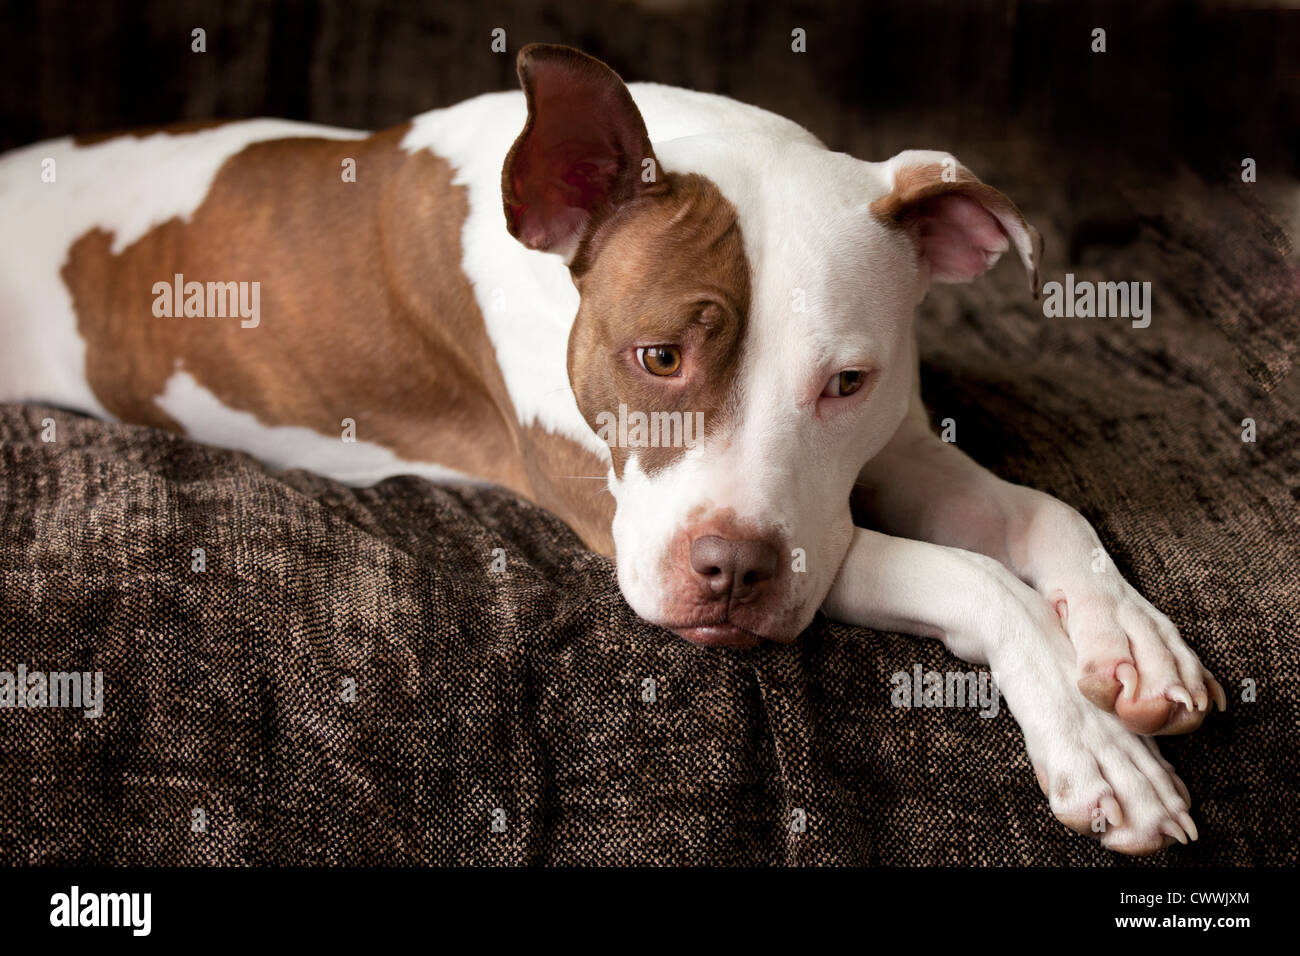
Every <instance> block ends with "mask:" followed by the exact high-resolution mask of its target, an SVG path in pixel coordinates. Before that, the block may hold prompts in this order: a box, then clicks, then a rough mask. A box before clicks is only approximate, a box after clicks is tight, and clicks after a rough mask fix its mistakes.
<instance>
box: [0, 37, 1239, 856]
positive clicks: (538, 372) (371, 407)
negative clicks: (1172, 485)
mask: <svg viewBox="0 0 1300 956" xmlns="http://www.w3.org/2000/svg"><path fill="white" fill-rule="evenodd" d="M520 76H521V80H522V81H523V85H524V90H525V92H524V93H522V94H521V93H505V94H492V95H488V96H483V97H478V98H476V99H474V100H470V101H467V102H465V103H462V104H459V105H457V106H454V107H451V108H448V109H444V110H437V111H435V112H433V113H429V114H425V115H423V116H421V117H418V118H417V119H416V120H414V121H413V122H412V123H410V124H408V125H406V126H404V127H401V128H398V129H395V130H389V131H385V132H382V133H376V134H373V135H367V134H363V133H354V132H350V131H344V130H334V129H326V128H321V127H313V126H305V125H302V124H291V123H276V122H272V121H264V120H258V121H250V122H243V123H231V124H223V125H216V126H211V127H205V128H198V129H191V130H178V131H164V132H156V133H152V134H148V135H143V136H122V137H116V138H111V139H108V140H105V141H102V142H98V143H93V144H76V143H73V142H70V141H61V142H56V143H43V144H38V145H36V146H34V147H29V148H27V149H23V150H19V151H16V152H13V153H10V154H9V155H8V156H6V157H4V158H3V159H0V221H3V223H4V229H3V232H2V233H0V250H2V251H3V255H0V334H2V335H3V338H4V341H5V342H6V346H7V347H6V350H5V353H4V355H3V358H0V400H22V401H42V402H47V403H53V404H57V405H63V406H67V407H71V408H76V409H80V410H83V411H86V412H90V413H94V414H97V415H101V416H105V417H116V418H120V419H124V420H129V421H136V422H142V423H147V424H153V425H157V426H160V427H165V428H171V429H175V430H179V431H183V432H185V433H186V434H188V435H190V436H192V437H194V438H195V439H197V440H199V441H204V442H208V443H211V444H215V445H221V446H226V447H234V448H240V449H244V450H246V451H249V452H252V453H253V454H256V455H258V456H259V457H261V458H263V459H264V460H266V461H267V462H269V463H271V464H274V465H278V466H286V467H302V468H308V469H313V470H316V471H319V472H322V473H324V474H327V475H331V476H333V477H336V478H339V479H341V480H344V481H349V482H353V483H368V482H372V481H376V480H378V479H380V478H383V477H385V476H388V475H392V474H399V473H415V474H421V475H425V476H428V477H431V478H433V479H435V480H478V481H488V482H495V483H499V484H501V485H504V486H506V487H508V488H511V489H513V490H515V491H517V492H519V493H520V494H522V495H525V496H527V497H529V498H531V499H533V500H535V501H537V502H538V503H539V504H541V505H543V506H545V507H547V508H549V509H551V510H553V511H554V512H556V513H557V514H558V515H560V516H561V517H562V518H564V519H565V520H566V521H568V522H569V524H570V525H571V526H572V527H574V529H575V530H576V531H577V532H578V533H579V534H580V535H581V536H582V537H583V539H584V540H585V541H586V542H587V544H588V545H589V546H591V547H593V548H595V549H596V550H600V551H603V552H605V553H607V554H612V555H616V559H617V565H618V574H619V584H620V587H621V588H622V590H623V593H624V595H625V596H626V597H627V599H628V601H629V603H630V604H631V605H632V607H633V608H634V609H635V610H636V611H637V612H638V613H639V614H641V616H643V617H645V618H646V619H647V620H650V621H653V622H655V623H658V624H662V625H663V626H665V627H669V628H672V629H673V630H676V631H677V632H678V633H680V634H682V635H683V636H685V637H687V638H688V639H690V640H692V641H695V642H697V643H702V644H719V645H728V646H751V645H753V644H756V643H758V642H759V641H760V640H762V639H770V640H778V641H790V640H793V639H795V637H796V636H797V635H798V633H799V632H800V631H801V630H802V629H803V628H804V627H805V626H806V625H807V623H808V621H809V620H810V619H811V617H812V615H813V614H814V613H815V611H816V610H817V608H818V607H823V608H825V610H826V611H827V612H828V613H829V614H831V616H833V617H835V618H837V619H840V620H844V621H847V622H851V623H856V624H863V625H868V626H874V627H880V628H887V629H893V630H902V631H907V632H910V633H916V634H921V635H925V636H933V637H937V638H939V639H942V640H943V641H944V642H945V643H946V644H947V646H948V647H949V648H950V649H951V650H952V651H953V652H954V653H956V654H958V655H959V656H961V657H963V658H965V659H967V660H972V661H978V662H986V663H988V664H990V666H991V667H992V668H993V670H994V672H995V674H996V676H997V679H998V683H999V686H1000V688H1001V691H1002V693H1003V694H1004V695H1005V696H1006V698H1007V700H1008V703H1009V704H1010V706H1011V708H1012V710H1013V712H1014V713H1015V714H1016V716H1017V717H1018V719H1019V720H1020V722H1021V724H1022V726H1023V728H1024V732H1025V737H1026V743H1027V745H1028V748H1029V752H1030V755H1031V758H1032V759H1033V761H1034V765H1035V767H1036V769H1037V771H1038V774H1039V779H1040V782H1041V783H1042V784H1043V786H1044V789H1045V790H1047V792H1048V794H1049V797H1050V800H1051V803H1052V807H1053V809H1054V811H1055V812H1056V813H1057V815H1058V816H1059V817H1060V818H1061V819H1062V820H1063V821H1065V822H1066V823H1068V824H1069V825H1071V826H1074V827H1076V828H1078V829H1081V830H1082V831H1084V832H1092V833H1100V835H1102V839H1103V841H1104V842H1105V843H1106V845H1108V846H1111V847H1113V848H1116V849H1119V850H1122V851H1125V852H1137V853H1140V852H1151V851H1153V850H1156V849H1159V848H1160V847H1161V846H1164V845H1166V844H1167V843H1169V842H1170V841H1172V840H1174V839H1178V840H1184V841H1185V840H1186V838H1187V837H1189V836H1190V837H1192V838H1195V835H1196V833H1195V829H1194V826H1193V824H1192V822H1191V818H1190V816H1188V814H1187V812H1186V811H1187V796H1186V791H1185V789H1184V788H1183V787H1182V784H1181V782H1180V781H1178V779H1177V777H1176V776H1175V775H1174V774H1173V772H1172V770H1171V769H1170V768H1169V765H1168V764H1167V763H1165V762H1164V761H1163V760H1162V759H1161V758H1160V756H1159V754H1158V752H1157V751H1156V748H1155V745H1154V743H1152V742H1151V740H1150V739H1149V738H1147V737H1142V736H1139V733H1140V734H1150V733H1169V732H1183V731H1186V730H1190V729H1193V728H1194V727H1195V726H1197V725H1199V723H1200V721H1201V719H1202V718H1203V716H1204V714H1205V713H1206V711H1207V710H1208V707H1209V703H1210V700H1211V697H1212V696H1213V698H1214V699H1216V700H1218V702H1219V705H1220V706H1221V707H1222V706H1224V702H1223V699H1222V690H1221V689H1220V688H1219V687H1218V685H1217V684H1216V683H1215V682H1214V679H1213V678H1212V677H1211V676H1210V675H1209V674H1208V673H1206V672H1205V671H1204V670H1203V668H1202V667H1201V665H1200V663H1199V661H1197V659H1196V657H1195V655H1194V654H1193V653H1192V652H1191V651H1190V650H1189V649H1188V648H1187V647H1186V645H1185V644H1183V642H1182V641H1181V639H1180V638H1179V636H1178V632H1177V630H1176V628H1174V626H1173V625H1172V624H1171V623H1170V622H1169V621H1168V619H1167V618H1165V617H1164V616H1163V615H1161V614H1160V612H1158V611H1157V610H1156V609H1155V608H1153V607H1152V606H1151V605H1150V604H1148V603H1147V602H1146V601H1145V600H1144V599H1143V598H1141V597H1140V596H1139V595H1137V594H1136V592H1134V591H1133V589H1132V588H1131V587H1129V585H1128V584H1127V583H1126V582H1124V580H1123V579H1122V577H1120V575H1119V574H1118V573H1117V572H1116V571H1115V570H1114V568H1113V566H1111V565H1109V563H1108V562H1106V560H1105V552H1104V551H1103V550H1102V549H1101V545H1100V542H1099V541H1098V539H1097V537H1096V535H1095V533H1094V532H1093V531H1092V529H1091V528H1090V527H1089V526H1088V524H1087V522H1086V521H1084V519H1083V518H1082V517H1080V516H1079V515H1078V514H1077V513H1076V512H1074V511H1073V510H1072V509H1070V508H1068V507H1066V506H1065V505H1062V504H1061V503H1060V502H1057V501H1056V500H1055V499H1052V498H1050V497H1048V496H1046V495H1042V494H1040V493H1038V492H1033V491H1030V490H1028V489H1024V488H1019V487H1016V486H1012V485H1009V484H1006V483H1005V482H1001V481H1000V480H998V479H997V478H995V477H993V476H992V475H990V474H989V473H987V472H986V471H984V470H983V469H981V468H979V467H978V466H977V465H975V464H974V463H973V462H972V461H970V459H968V458H966V457H965V456H964V455H962V454H961V453H960V452H959V451H957V450H956V449H955V448H953V446H951V445H948V444H945V443H943V442H940V441H938V439H937V438H935V437H934V436H932V435H931V433H930V431H929V428H928V421H927V416H926V413H925V410H924V408H923V407H922V406H921V403H920V397H919V389H918V386H917V358H916V348H915V344H914V337H913V334H912V329H911V320H912V313H913V310H914V308H915V306H916V305H917V303H918V302H919V301H920V300H921V298H922V297H923V295H924V293H925V289H926V287H927V286H928V282H929V281H931V280H932V279H937V280H941V281H965V280H969V279H972V278H974V277H975V276H976V275H978V274H979V273H981V272H983V271H984V270H985V269H987V268H988V267H990V266H991V265H992V264H993V263H994V262H995V261H996V260H997V258H998V256H999V254H1000V253H1001V252H1002V251H1004V250H1005V249H1007V248H1014V249H1015V250H1016V252H1017V253H1018V254H1019V256H1020V258H1021V259H1022V261H1023V262H1024V264H1025V266H1026V268H1027V269H1028V270H1029V272H1030V274H1031V285H1032V286H1033V287H1034V288H1035V289H1036V288H1037V265H1038V254H1039V250H1038V240H1037V234H1036V233H1035V232H1034V231H1033V229H1032V228H1031V227H1029V226H1028V225H1027V224H1026V223H1025V221H1024V219H1023V218H1022V217H1021V215H1020V213H1019V211H1018V210H1016V208H1015V206H1014V205H1013V204H1012V203H1011V202H1010V201H1009V200H1007V199H1006V197H1005V196H1002V194H1001V193H998V192H997V191H996V190H993V189H992V188H990V187H988V186H985V185H984V184H982V183H980V182H979V181H978V180H976V179H975V178H974V176H972V175H971V174H970V173H969V171H968V170H966V169H965V168H964V167H961V166H960V165H959V164H957V163H956V161H955V160H953V159H952V158H951V157H949V156H947V155H946V154H942V153H928V152H906V153H902V154H900V155H899V156H896V157H894V158H893V159H892V160H890V161H889V162H887V163H864V162H860V161H858V160H855V159H852V158H850V157H847V156H844V155H841V154H836V153H831V152H829V151H827V150H826V149H825V148H824V147H823V146H822V145H821V144H820V143H819V142H818V141H817V140H816V139H815V138H814V137H813V136H812V135H811V134H809V133H808V132H807V131H805V130H803V129H802V128H800V127H798V126H797V125H795V124H794V123H791V122H790V121H788V120H785V119H782V118H780V117H776V116H774V115H772V114H769V113H766V112H764V111H762V110H758V109H755V108H753V107H749V106H744V105H742V104H739V103H735V102H733V101H730V100H726V99H723V98H720V97H716V96H711V95H708V94H701V93H692V92H688V91H684V90H677V89H672V88H668V87H660V86H655V85H647V84H638V85H633V86H632V87H630V88H628V87H624V86H623V84H622V83H621V81H619V80H618V78H617V77H616V76H615V75H614V74H613V73H612V72H610V71H609V70H608V69H607V68H605V67H604V66H603V65H602V64H599V63H598V62H597V61H594V60H591V59H590V58H587V57H584V56H582V55H581V54H578V53H576V52H575V51H571V50H567V49H565V48H559V47H530V48H526V49H525V50H524V51H523V52H522V53H521V54H520ZM629 89H630V92H629ZM48 160H53V161H54V162H53V165H51V164H49V163H48V162H47V161H48ZM503 164H504V170H503ZM51 171H52V172H53V177H52V178H53V181H49V180H50V179H51V176H50V175H49V173H50V172H51ZM350 174H354V175H350ZM503 200H504V218H503ZM190 283H199V284H200V285H199V286H198V287H194V286H191V285H189V284H190ZM208 283H214V284H222V285H218V286H217V288H216V291H215V296H214V293H213V290H212V288H211V287H209V286H208V285H207V284H208ZM225 283H233V284H235V287H233V288H232V287H228V286H225V285H224V284H225ZM239 283H244V284H245V285H238V284H239ZM252 283H258V285H257V286H255V287H254V286H252ZM240 295H242V298H239V296H240ZM214 300H215V305H216V308H215V309H213V308H212V306H213V305H214ZM236 302H237V303H238V304H241V305H242V306H243V307H244V308H243V309H242V310H240V309H237V308H235V307H234V306H233V305H232V303H236ZM250 307H251V308H250ZM214 311H215V312H220V313H222V314H220V315H214V314H209V313H212V312H214ZM194 313H202V315H196V314H194ZM637 416H644V417H643V418H640V419H639V418H638V417H637ZM674 416H676V417H674ZM615 421H617V423H618V424H617V425H615V424H612V423H613V422H615ZM629 421H630V423H631V427H630V428H629V427H628V422H629ZM695 421H699V422H701V423H702V424H703V429H702V433H700V432H698V431H697V432H696V434H695V435H694V436H693V440H692V441H691V442H689V443H688V442H685V441H678V440H676V439H677V438H678V437H680V431H679V429H681V427H682V426H683V425H685V426H686V427H689V425H690V423H691V422H695ZM646 422H650V423H652V424H653V425H654V426H655V427H654V429H653V430H652V431H651V432H647V431H645V430H639V429H640V426H641V425H643V424H644V423H646ZM660 426H662V428H663V429H664V431H665V433H670V434H671V435H672V436H673V440H669V441H664V440H662V439H663V438H664V436H663V435H659V438H660V440H659V441H655V440H654V435H655V434H657V433H658V431H659V428H660ZM345 437H346V438H348V439H351V438H353V437H355V440H354V441H353V440H344V438H345ZM642 438H643V439H645V441H644V442H641V441H639V440H638V439H642ZM851 497H852V498H853V499H854V502H855V504H856V505H857V506H858V507H859V509H860V512H861V513H862V514H864V515H865V516H866V519H867V520H866V523H867V524H869V525H870V527H871V529H872V530H868V529H866V528H859V527H855V526H854V524H853V521H852V513H851V511H850V498H851ZM894 535H901V536H905V537H895V536H894ZM1067 632H1068V633H1067ZM1076 684H1077V687H1076ZM1080 690H1082V691H1083V694H1081V693H1080ZM1085 695H1086V698H1085ZM1135 731H1136V732H1137V733H1135ZM1103 818H1104V819H1103Z"/></svg>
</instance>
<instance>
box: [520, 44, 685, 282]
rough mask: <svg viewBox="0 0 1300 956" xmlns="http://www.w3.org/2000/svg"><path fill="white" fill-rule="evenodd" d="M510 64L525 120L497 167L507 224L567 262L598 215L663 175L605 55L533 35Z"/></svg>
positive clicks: (638, 117)
mask: <svg viewBox="0 0 1300 956" xmlns="http://www.w3.org/2000/svg"><path fill="white" fill-rule="evenodd" d="M518 68H519V83H520V85H521V86H522V87H523V90H524V96H525V97H526V99H527V102H528V120H527V122H526V123H525V124H524V128H523V132H521V133H520V134H519V138H518V139H516V140H515V143H514V146H512V147H511V148H510V152H509V154H508V155H507V156H506V161H505V166H504V167H503V168H502V170H501V197H502V202H503V204H504V206H505V214H506V227H507V228H508V229H509V230H510V234H511V235H512V236H514V237H515V238H516V239H518V240H519V241H520V242H521V243H523V244H524V245H525V246H527V247H528V248H530V249H544V250H549V251H551V252H556V253H559V254H560V255H562V256H563V257H564V258H565V261H566V262H570V263H572V260H573V258H574V255H575V253H576V252H577V249H578V246H579V245H580V243H581V242H582V240H583V239H585V238H586V237H587V236H589V235H590V234H591V232H592V230H593V229H594V227H595V226H596V225H598V224H599V223H600V221H601V220H603V219H604V218H605V217H606V216H607V215H609V213H610V212H611V211H613V210H614V209H616V208H618V207H619V206H620V205H621V204H623V203H625V202H627V201H628V200H630V199H632V198H634V197H635V196H637V195H638V194H640V193H642V192H646V191H650V190H652V189H654V188H655V187H656V186H657V184H658V183H659V181H660V179H661V178H662V177H661V176H660V174H659V169H658V164H657V163H656V162H655V157H654V151H653V150H652V149H651V148H650V138H649V136H647V135H646V129H645V121H644V120H643V119H642V118H641V113H640V111H639V110H637V108H636V104H635V103H633V102H632V96H631V94H630V93H628V90H627V87H626V86H625V85H624V84H623V81H622V80H621V79H619V76H618V74H617V73H615V72H614V71H613V70H611V69H610V68H609V67H607V66H606V65H605V64H604V63H601V62H600V61H599V60H597V59H594V58H593V57H590V56H587V55H586V54H585V53H580V52H579V51H577V50H574V49H572V48H570V47H566V46H555V45H552V44H544V43H533V44H529V45H528V46H526V47H524V48H523V49H522V50H520V51H519V61H518ZM647 160H649V161H650V162H649V163H647V162H646V161H647Z"/></svg>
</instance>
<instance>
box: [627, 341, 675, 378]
mask: <svg viewBox="0 0 1300 956" xmlns="http://www.w3.org/2000/svg"><path fill="white" fill-rule="evenodd" d="M636 359H637V361H638V362H640V363H641V367H642V368H643V369H645V370H646V371H647V372H649V373H650V374H651V375H659V376H668V375H676V374H677V370H678V369H680V368H681V367H682V350H681V349H679V348H678V347H677V346H675V345H651V346H649V347H648V348H641V349H637V350H636Z"/></svg>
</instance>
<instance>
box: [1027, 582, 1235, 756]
mask: <svg viewBox="0 0 1300 956" xmlns="http://www.w3.org/2000/svg"><path fill="white" fill-rule="evenodd" d="M1111 573H1114V572H1111ZM1049 600H1051V602H1052V604H1053V606H1054V607H1055V608H1056V610H1057V613H1058V614H1059V615H1060V618H1061V624H1062V626H1064V628H1065V631H1066V633H1067V634H1069V636H1070V641H1071V642H1072V643H1073V645H1074V650H1075V662H1076V676H1077V679H1078V687H1079V690H1080V691H1081V692H1082V693H1083V696H1084V697H1086V698H1088V700H1090V701H1092V703H1094V704H1095V705H1097V706H1098V707H1100V708H1101V709H1102V710H1104V711H1106V712H1108V713H1112V714H1115V715H1116V716H1117V717H1118V718H1119V719H1120V720H1121V721H1123V723H1124V726H1125V727H1127V728H1128V729H1129V730H1131V731H1133V732H1134V733H1139V734H1156V735H1159V734H1185V733H1188V732H1189V731H1192V730H1195V729H1196V728H1197V727H1199V726H1200V725H1201V721H1203V720H1204V719H1205V715H1206V714H1207V713H1209V710H1210V704H1211V703H1214V704H1217V705H1218V707H1219V709H1220V710H1226V709H1227V707H1228V699H1227V695H1226V694H1225V693H1224V691H1223V687H1222V686H1221V685H1220V684H1219V682H1218V681H1217V680H1215V679H1214V676H1213V675H1212V674H1211V673H1210V672H1209V671H1208V670H1206V669H1205V667H1204V666H1203V665H1202V664H1201V662H1200V659H1199V658H1197V656H1196V654H1195V653H1194V652H1193V651H1192V649H1191V648H1189V647H1188V646H1187V644H1186V643H1185V642H1184V641H1183V639H1182V637H1181V636H1180V635H1179V633H1178V628H1177V627H1175V626H1174V624H1173V622H1172V621H1170V620H1169V618H1167V617H1165V615H1163V614H1161V613H1160V612H1159V611H1158V610H1156V608H1155V607H1153V606H1152V605H1151V603H1150V602H1149V601H1147V600H1146V599H1145V598H1143V597H1142V596H1141V595H1140V594H1138V593H1137V592H1136V591H1135V590H1133V588H1132V587H1131V586H1129V585H1128V583H1127V582H1124V581H1120V582H1119V585H1118V586H1114V585H1112V586H1111V587H1109V588H1105V587H1096V586H1094V587H1089V588H1082V589H1079V590H1078V591H1076V593H1075V594H1074V595H1070V594H1067V593H1065V592H1063V591H1060V592H1057V593H1056V594H1053V595H1049Z"/></svg>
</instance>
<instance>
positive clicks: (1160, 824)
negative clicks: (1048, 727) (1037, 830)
mask: <svg viewBox="0 0 1300 956" xmlns="http://www.w3.org/2000/svg"><path fill="white" fill-rule="evenodd" d="M1074 710H1075V712H1074V713H1071V714H1070V715H1069V718H1070V719H1069V720H1067V721H1066V722H1065V725H1066V726H1067V727H1068V728H1069V729H1068V730H1067V731H1066V732H1064V733H1060V734H1058V735H1056V736H1054V737H1053V738H1051V739H1049V740H1048V741H1046V746H1045V747H1043V748H1041V749H1042V750H1043V752H1042V753H1040V754H1038V755H1034V754H1031V755H1030V759H1031V760H1032V762H1033V765H1034V772H1035V774H1037V776H1038V785H1039V786H1040V787H1042V789H1043V793H1044V794H1046V795H1047V799H1048V802H1049V803H1050V804H1051V808H1052V813H1053V814H1055V815H1056V818H1057V819H1058V820H1060V821H1061V822H1062V823H1064V824H1065V825H1066V826H1068V827H1069V828H1070V829H1072V830H1076V831H1078V832H1079V833H1082V834H1084V835H1085V836H1091V837H1094V838H1099V839H1100V840H1101V843H1102V846H1104V847H1106V848H1107V849H1110V850H1114V851H1115V852H1117V853H1125V854H1129V855H1131V856H1146V855H1148V854H1151V853H1157V852H1159V851H1160V850H1163V849H1164V848H1165V847H1167V846H1169V845H1170V844H1172V843H1175V842H1177V843H1184V844H1185V843H1188V842H1189V841H1192V840H1195V839H1196V838H1197V832H1196V824H1195V823H1193V822H1192V817H1191V814H1190V813H1189V812H1188V811H1189V810H1190V809H1191V797H1190V795H1189V794H1188V792H1187V787H1186V785H1185V784H1184V783H1183V781H1182V780H1180V779H1179V777H1178V775H1177V774H1176V773H1174V769H1173V767H1171V766H1170V765H1169V763H1168V762H1167V761H1166V760H1165V759H1164V758H1163V757H1161V756H1160V751H1159V750H1158V749H1157V748H1156V744H1155V741H1153V740H1151V739H1150V738H1147V737H1140V736H1138V735H1137V734H1134V733H1131V732H1129V731H1128V730H1126V729H1125V728H1124V727H1123V726H1121V725H1120V722H1119V720H1118V719H1116V718H1115V717H1113V716H1111V715H1110V714H1105V713H1102V712H1101V711H1099V710H1097V709H1096V708H1093V707H1090V706H1089V705H1088V704H1087V703H1086V702H1084V701H1082V700H1080V701H1078V703H1077V705H1076V706H1075V708H1074Z"/></svg>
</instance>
